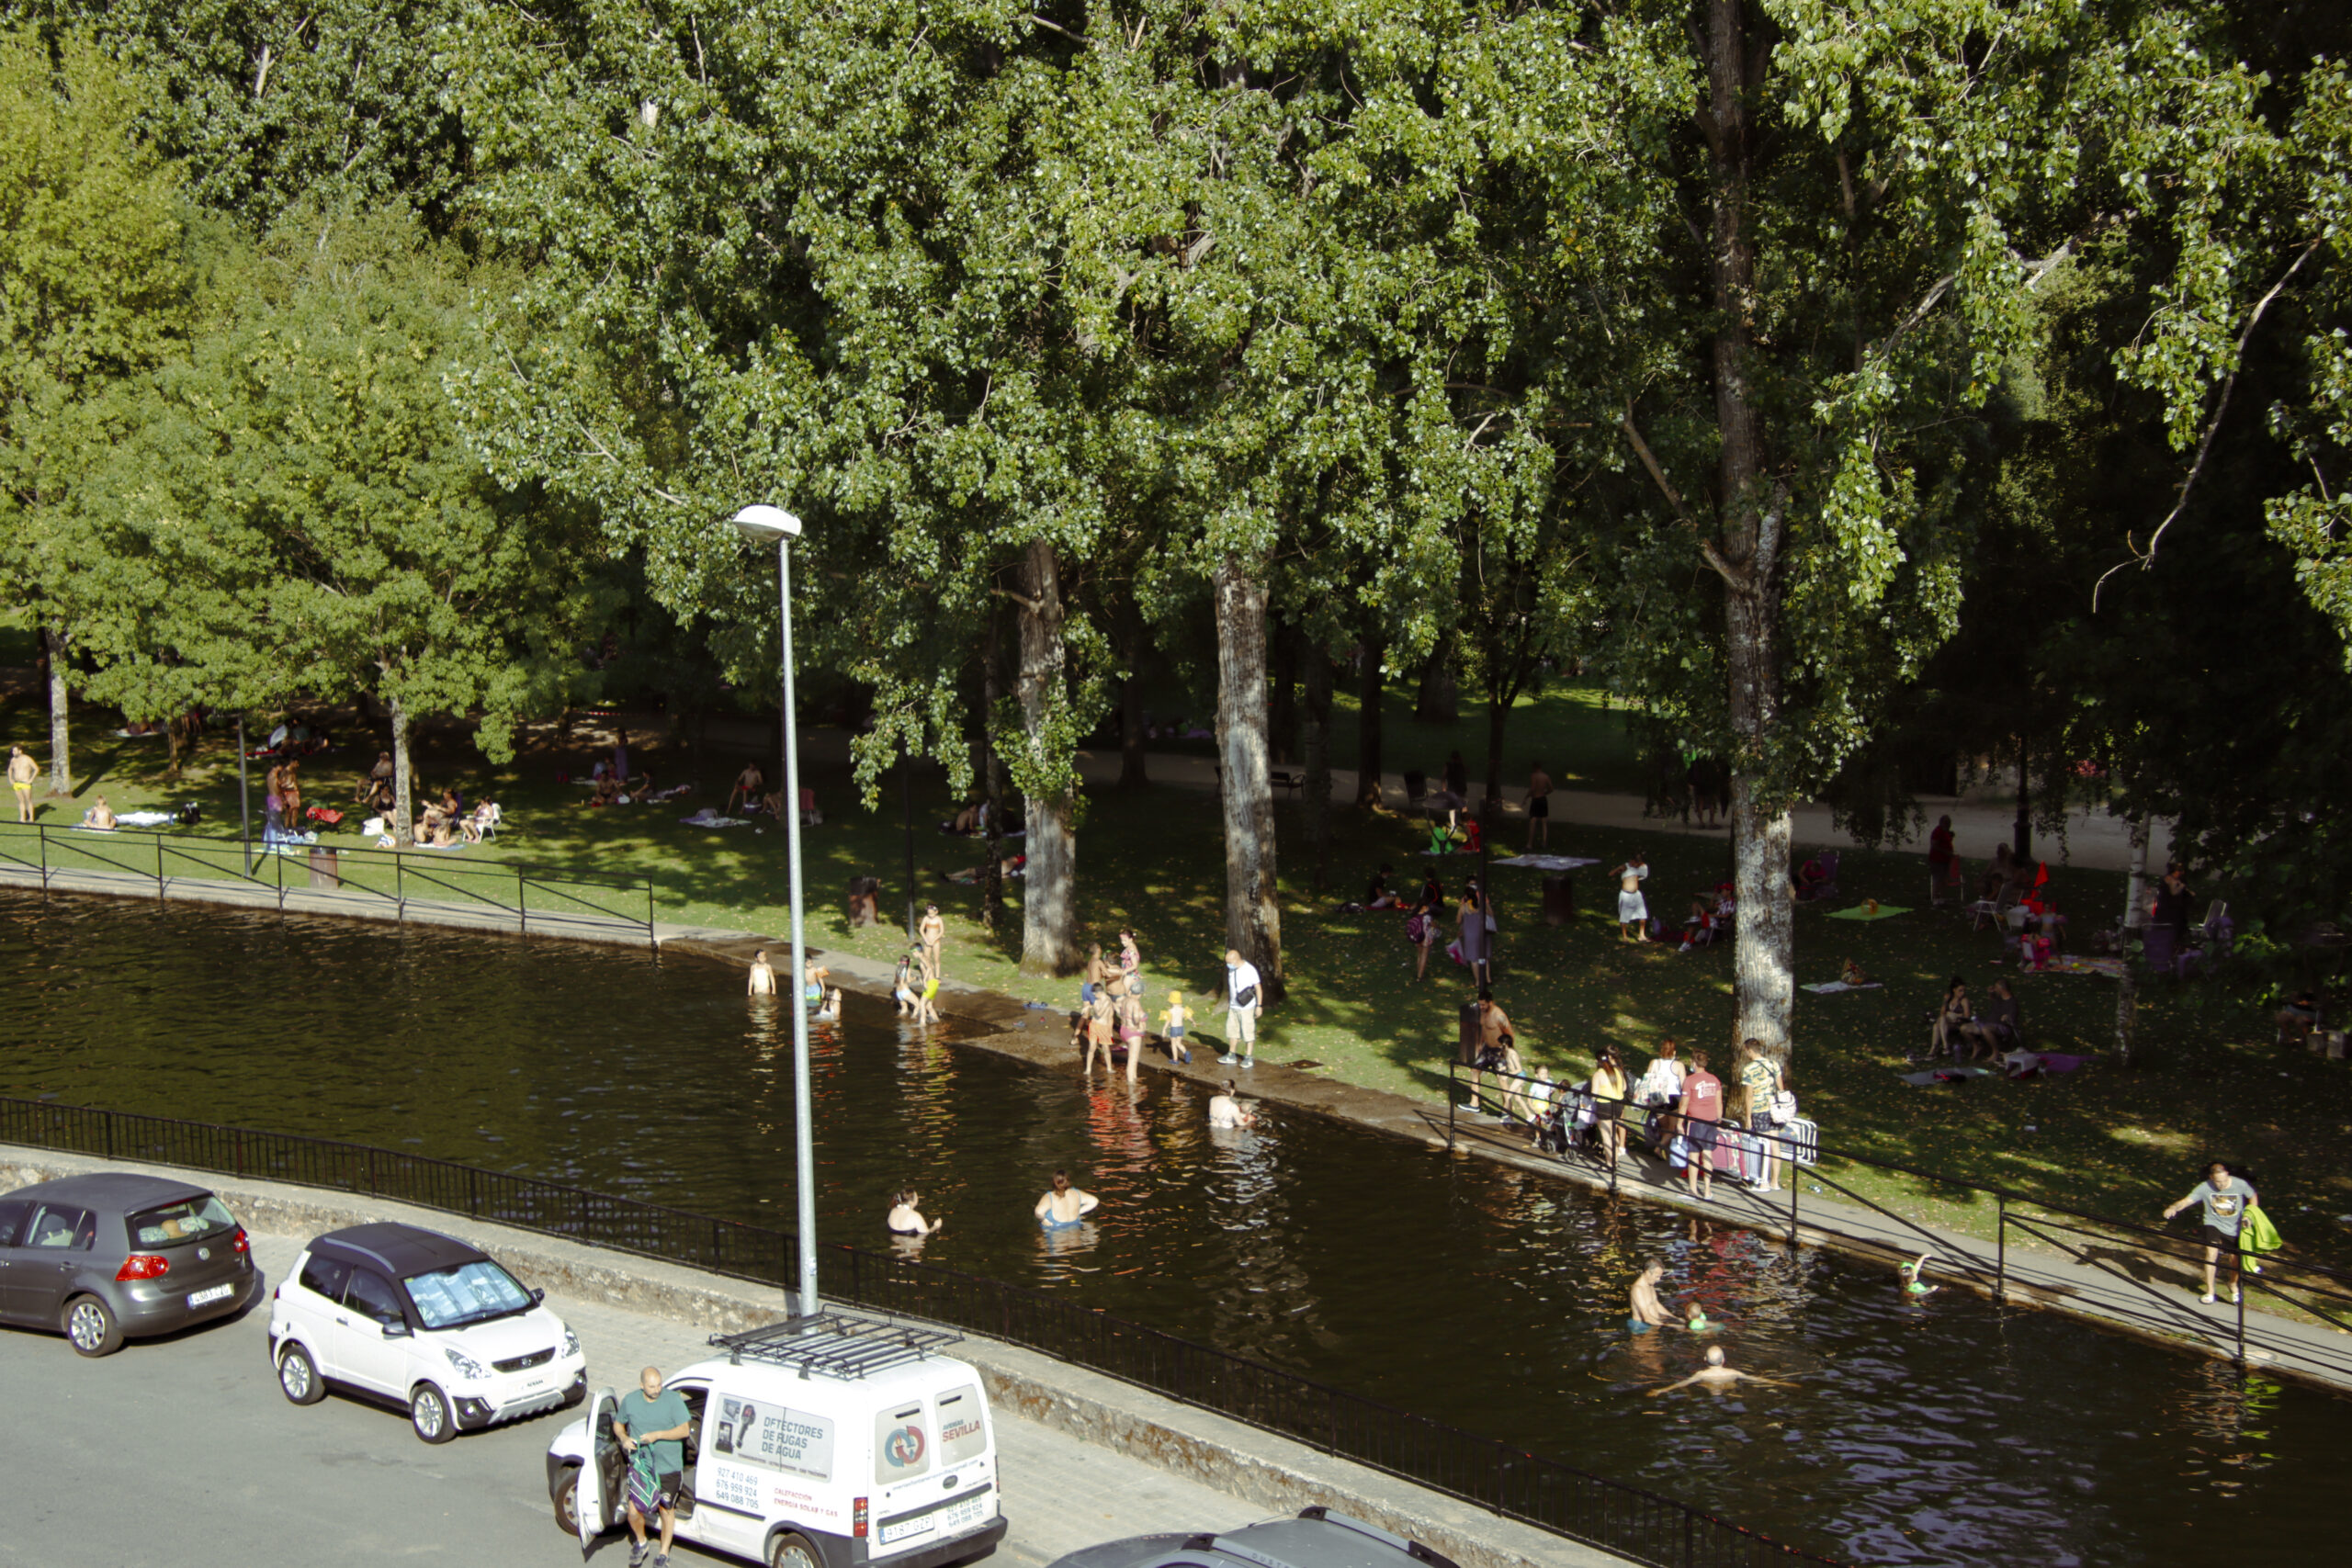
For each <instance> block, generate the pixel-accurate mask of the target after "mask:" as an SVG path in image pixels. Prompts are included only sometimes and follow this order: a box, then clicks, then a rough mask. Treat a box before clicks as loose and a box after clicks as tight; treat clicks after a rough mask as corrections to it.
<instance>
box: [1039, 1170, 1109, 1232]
mask: <svg viewBox="0 0 2352 1568" xmlns="http://www.w3.org/2000/svg"><path fill="white" fill-rule="evenodd" d="M1102 1202H1103V1200H1102V1199H1100V1198H1097V1197H1096V1196H1095V1195H1094V1194H1093V1193H1091V1192H1081V1191H1080V1190H1078V1189H1077V1188H1075V1187H1072V1186H1071V1185H1070V1184H1069V1172H1068V1171H1064V1170H1057V1171H1056V1172H1054V1185H1053V1186H1052V1188H1051V1189H1049V1190H1047V1191H1046V1195H1045V1196H1044V1197H1042V1198H1040V1199H1038V1200H1037V1206H1036V1208H1035V1211H1034V1213H1035V1214H1036V1216H1037V1221H1038V1223H1039V1224H1042V1225H1044V1226H1045V1227H1046V1229H1047V1230H1059V1229H1060V1228H1062V1227H1063V1226H1065V1225H1074V1224H1078V1222H1079V1221H1080V1220H1082V1219H1084V1218H1085V1217H1086V1216H1087V1215H1089V1214H1091V1213H1093V1212H1094V1211H1095V1210H1096V1209H1097V1208H1099V1207H1100V1206H1101V1205H1102Z"/></svg>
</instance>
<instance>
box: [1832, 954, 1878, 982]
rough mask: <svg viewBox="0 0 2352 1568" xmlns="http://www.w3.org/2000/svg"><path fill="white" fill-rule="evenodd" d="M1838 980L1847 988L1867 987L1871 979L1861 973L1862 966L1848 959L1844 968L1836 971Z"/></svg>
mask: <svg viewBox="0 0 2352 1568" xmlns="http://www.w3.org/2000/svg"><path fill="white" fill-rule="evenodd" d="M1838 979H1839V980H1841V981H1843V982H1844V983H1845V984H1847V985H1849V986H1867V985H1869V984H1870V983H1871V977H1870V976H1868V975H1865V974H1863V973H1862V966H1861V965H1860V964H1857V963H1855V962H1854V961H1853V960H1852V959H1850V958H1849V959H1848V960H1846V963H1845V966H1844V967H1843V968H1841V969H1839V970H1838Z"/></svg>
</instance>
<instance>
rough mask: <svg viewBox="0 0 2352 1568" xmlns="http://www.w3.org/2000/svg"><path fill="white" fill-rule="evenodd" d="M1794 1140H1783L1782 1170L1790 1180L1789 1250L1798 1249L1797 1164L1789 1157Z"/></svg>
mask: <svg viewBox="0 0 2352 1568" xmlns="http://www.w3.org/2000/svg"><path fill="white" fill-rule="evenodd" d="M1794 1142H1795V1140H1794V1139H1792V1138H1783V1139H1781V1170H1782V1171H1784V1172H1786V1173H1787V1175H1788V1179H1789V1250H1790V1251H1791V1252H1794V1251H1795V1250H1796V1249H1797V1162H1796V1161H1795V1160H1793V1159H1791V1158H1790V1157H1789V1156H1790V1154H1791V1152H1792V1150H1791V1148H1790V1145H1792V1144H1793V1143H1794Z"/></svg>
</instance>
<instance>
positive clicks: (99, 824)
mask: <svg viewBox="0 0 2352 1568" xmlns="http://www.w3.org/2000/svg"><path fill="white" fill-rule="evenodd" d="M82 826H83V827H85V828H90V829H96V831H98V832H101V833H111V832H113V831H114V830H115V829H116V827H117V826H118V824H117V823H116V821H115V816H114V807H110V806H108V805H107V797H106V796H105V795H100V796H98V798H97V800H96V803H95V804H94V805H92V806H91V807H90V808H89V809H88V810H87V811H85V812H83V813H82Z"/></svg>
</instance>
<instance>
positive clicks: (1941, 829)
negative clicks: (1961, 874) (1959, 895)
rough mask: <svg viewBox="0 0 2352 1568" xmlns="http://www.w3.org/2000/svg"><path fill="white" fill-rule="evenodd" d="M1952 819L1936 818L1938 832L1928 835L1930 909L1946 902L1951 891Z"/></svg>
mask: <svg viewBox="0 0 2352 1568" xmlns="http://www.w3.org/2000/svg"><path fill="white" fill-rule="evenodd" d="M1951 863H1952V848H1951V818H1950V817H1939V818H1936V830H1935V831H1934V832H1932V833H1929V834H1928V906H1929V907H1930V908H1933V907H1934V906H1935V905H1938V904H1940V903H1942V902H1943V901H1944V895H1945V894H1947V893H1949V892H1951V881H1952V876H1951Z"/></svg>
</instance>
